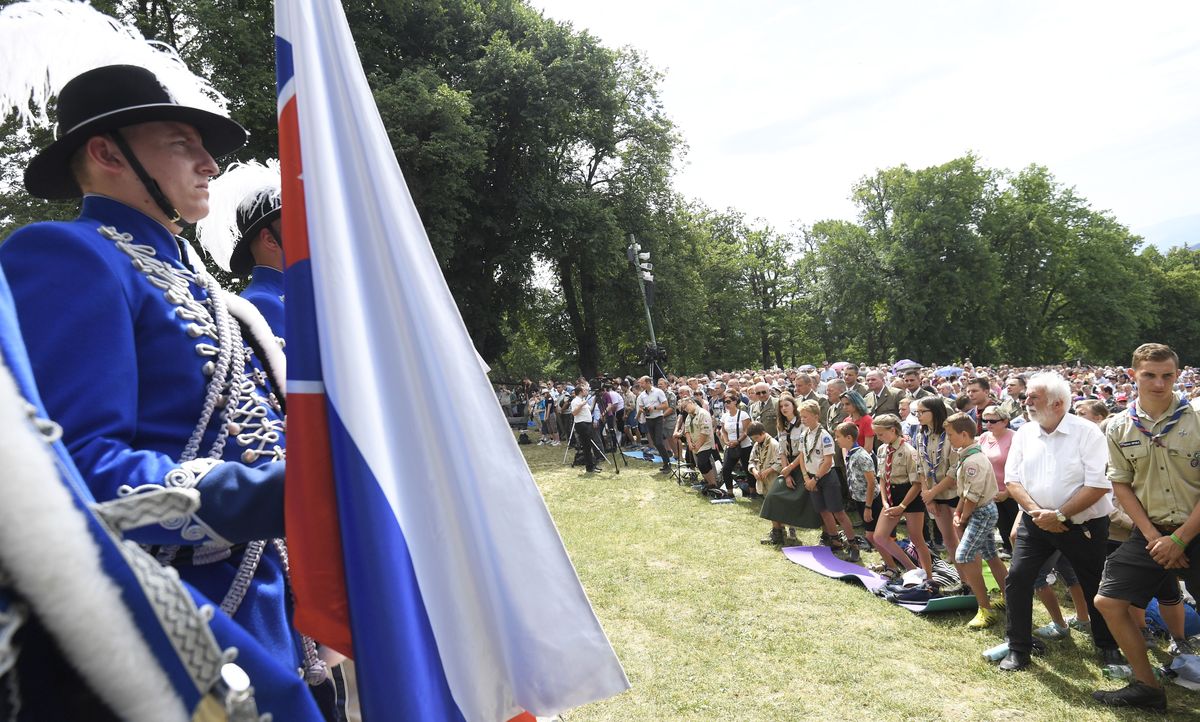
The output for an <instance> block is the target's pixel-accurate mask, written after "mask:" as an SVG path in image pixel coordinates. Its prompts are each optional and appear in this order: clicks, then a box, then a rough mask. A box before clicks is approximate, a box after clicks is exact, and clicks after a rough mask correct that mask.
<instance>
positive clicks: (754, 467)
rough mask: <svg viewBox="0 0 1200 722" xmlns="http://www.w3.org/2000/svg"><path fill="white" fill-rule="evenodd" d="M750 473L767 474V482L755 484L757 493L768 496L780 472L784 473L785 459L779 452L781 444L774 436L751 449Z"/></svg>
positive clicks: (756, 481)
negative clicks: (763, 472) (772, 483)
mask: <svg viewBox="0 0 1200 722" xmlns="http://www.w3.org/2000/svg"><path fill="white" fill-rule="evenodd" d="M749 468H750V473H752V474H754V473H758V472H761V471H765V472H767V478H766V480H765V481H758V480H757V479H756V480H755V482H754V486H755V491H757V492H758V493H759V494H766V493H767V491H769V490H770V488H771V482H773V481H775V478H776V477H778V476H779V472H780V471H783V458H782V456H781V454H780V451H779V442H778V441H776V440H775V438H774V437H772V436H767V437H765V438H763V440H762V441H761V442H757V443H755V444H754V448H752V449H750V464H749Z"/></svg>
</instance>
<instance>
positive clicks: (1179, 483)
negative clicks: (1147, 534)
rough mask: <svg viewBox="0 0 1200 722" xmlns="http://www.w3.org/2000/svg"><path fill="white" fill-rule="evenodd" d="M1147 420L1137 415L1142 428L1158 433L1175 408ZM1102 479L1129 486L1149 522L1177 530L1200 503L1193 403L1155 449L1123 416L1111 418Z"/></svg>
mask: <svg viewBox="0 0 1200 722" xmlns="http://www.w3.org/2000/svg"><path fill="white" fill-rule="evenodd" d="M1177 404H1178V402H1176V403H1174V404H1171V407H1170V408H1169V409H1167V411H1166V413H1164V414H1163V415H1162V416H1160V417H1158V418H1157V419H1151V418H1149V417H1148V416H1146V415H1145V414H1143V413H1141V411H1140V410H1139V411H1138V417H1139V418H1140V419H1141V420H1142V425H1143V426H1145V427H1146V429H1147V430H1149V431H1150V432H1151V433H1154V434H1157V433H1159V432H1161V431H1162V430H1163V429H1164V428H1165V427H1166V425H1167V423H1168V421H1169V420H1170V418H1171V415H1172V414H1174V413H1175V411H1176V409H1177V408H1178V405H1177ZM1106 436H1107V439H1108V457H1109V462H1108V480H1109V481H1111V482H1112V483H1114V484H1130V485H1132V486H1133V493H1134V494H1135V495H1136V496H1137V498H1138V501H1139V502H1141V504H1142V508H1144V509H1145V510H1146V515H1147V516H1149V517H1150V521H1152V522H1153V523H1155V524H1158V525H1160V526H1178V525H1180V524H1183V523H1184V522H1185V521H1187V518H1188V515H1189V514H1191V513H1192V509H1195V508H1196V504H1197V503H1200V414H1198V413H1197V411H1196V407H1195V406H1194V405H1189V406H1188V407H1187V408H1186V409H1184V412H1183V415H1182V416H1180V417H1179V423H1178V424H1176V425H1175V427H1174V428H1173V429H1171V432H1170V433H1169V434H1167V435H1166V437H1164V438H1163V439H1161V440H1160V441H1161V443H1162V446H1158V445H1157V444H1155V443H1154V442H1153V441H1151V440H1150V438H1149V437H1148V436H1146V435H1145V434H1143V433H1142V432H1141V431H1140V430H1138V428H1137V427H1136V426H1134V425H1133V421H1132V420H1131V419H1130V418H1129V412H1128V411H1124V412H1121V413H1120V414H1117V415H1116V417H1114V418H1113V420H1112V421H1111V422H1109V425H1108V432H1107V434H1106Z"/></svg>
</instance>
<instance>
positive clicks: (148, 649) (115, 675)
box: [0, 272, 321, 722]
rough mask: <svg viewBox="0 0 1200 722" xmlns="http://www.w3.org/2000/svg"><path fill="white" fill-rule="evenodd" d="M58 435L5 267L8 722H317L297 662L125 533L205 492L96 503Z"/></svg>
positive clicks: (0, 439)
mask: <svg viewBox="0 0 1200 722" xmlns="http://www.w3.org/2000/svg"><path fill="white" fill-rule="evenodd" d="M60 435H61V428H60V427H59V426H58V425H57V424H55V423H53V422H52V421H51V420H49V419H48V418H47V415H46V412H45V409H44V407H43V406H42V404H41V400H40V398H39V396H38V393H37V389H36V387H35V386H34V381H33V373H32V370H31V369H30V366H29V361H28V358H27V356H26V351H25V347H24V344H23V343H22V340H21V336H20V333H19V330H18V326H17V320H16V315H15V312H14V308H13V303H12V297H11V296H10V295H9V290H8V285H7V282H6V279H5V277H4V274H3V273H2V272H0V468H3V469H4V473H3V474H0V719H3V720H20V721H25V720H76V721H79V720H118V719H120V720H147V721H148V722H164V721H165V720H188V719H193V718H195V719H225V718H228V719H229V720H232V721H236V722H254V721H257V720H258V718H259V717H258V715H259V713H260V712H264V713H266V712H269V713H271V714H272V715H273V716H274V718H275V719H277V720H284V719H287V720H319V719H321V715H320V713H319V712H318V710H317V708H316V706H315V705H314V702H313V699H312V697H311V696H310V694H309V692H308V689H307V686H306V685H305V683H304V681H303V680H301V679H300V678H299V677H298V676H297V675H296V674H295V670H294V669H293V668H292V667H290V666H287V665H283V664H280V663H279V662H278V660H276V659H275V658H274V657H273V656H271V655H270V654H268V653H267V652H266V650H264V649H263V648H262V647H261V645H259V644H258V643H257V642H256V641H255V640H254V639H253V638H252V637H251V636H250V635H249V634H248V633H247V632H246V630H244V629H242V628H241V627H240V626H239V625H237V624H235V623H234V622H233V620H231V619H230V618H229V617H228V616H226V615H225V614H224V613H222V612H220V611H217V610H215V609H214V605H213V603H212V602H211V601H210V600H209V599H207V598H205V597H204V596H203V595H202V594H200V593H199V592H197V591H196V590H195V589H194V588H193V587H190V586H189V585H187V584H186V583H183V582H181V581H180V580H179V578H178V576H177V575H175V574H173V573H171V571H170V570H168V569H166V568H164V567H162V566H161V565H160V564H159V563H158V562H157V560H155V559H154V558H153V557H151V556H150V555H149V554H147V553H146V552H145V551H143V550H142V549H141V548H140V547H139V546H137V545H136V544H131V543H127V542H124V543H123V542H122V541H121V538H122V537H121V535H122V533H123V532H126V531H128V530H131V529H134V528H137V527H139V526H144V525H150V524H159V523H162V522H163V521H167V520H170V519H175V518H179V517H180V516H181V515H186V514H190V513H194V511H195V510H196V508H197V507H198V506H199V496H200V495H199V493H198V492H197V491H196V490H194V489H172V488H167V487H159V488H158V489H157V490H156V491H154V492H152V493H142V494H135V495H129V496H126V497H123V498H120V499H114V500H112V501H108V502H106V503H104V504H97V503H96V502H95V499H94V498H93V497H92V494H91V492H90V490H89V489H88V487H87V486H86V485H85V484H84V482H83V480H82V479H81V477H80V476H79V472H78V471H77V469H76V468H75V465H74V462H73V461H72V460H71V457H70V455H69V454H68V453H67V450H66V448H65V447H64V445H63V444H62V442H61V441H60V440H59V437H60ZM256 697H257V700H256Z"/></svg>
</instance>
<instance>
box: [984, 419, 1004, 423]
mask: <svg viewBox="0 0 1200 722" xmlns="http://www.w3.org/2000/svg"><path fill="white" fill-rule="evenodd" d="M983 423H985V424H998V423H1000V419H984V420H983Z"/></svg>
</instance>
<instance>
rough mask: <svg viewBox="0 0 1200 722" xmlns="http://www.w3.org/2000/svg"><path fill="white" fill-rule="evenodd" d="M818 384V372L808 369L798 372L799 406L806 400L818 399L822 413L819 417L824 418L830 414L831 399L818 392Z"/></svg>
mask: <svg viewBox="0 0 1200 722" xmlns="http://www.w3.org/2000/svg"><path fill="white" fill-rule="evenodd" d="M816 384H817V375H816V374H810V373H808V372H807V371H802V372H800V373H798V374H796V393H795V396H796V404H797V406H798V405H800V404H802V403H804V402H805V401H816V402H817V405H819V406H820V407H821V415H820V416H819V417H818V418H820V419H824V418H825V417H826V416H828V415H829V399H827V398H825V397H824V396H822V395H821V394H818V393H817V389H816Z"/></svg>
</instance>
